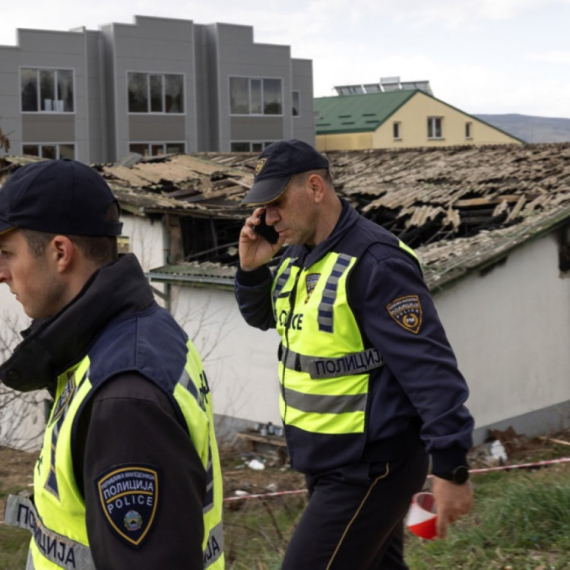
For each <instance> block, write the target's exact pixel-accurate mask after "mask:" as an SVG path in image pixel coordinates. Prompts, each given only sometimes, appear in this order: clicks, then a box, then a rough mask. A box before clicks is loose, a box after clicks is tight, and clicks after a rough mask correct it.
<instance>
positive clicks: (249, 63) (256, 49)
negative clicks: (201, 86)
mask: <svg viewBox="0 0 570 570" xmlns="http://www.w3.org/2000/svg"><path fill="white" fill-rule="evenodd" d="M215 26H216V35H217V56H218V82H219V117H220V131H219V132H220V150H221V151H229V150H230V145H231V141H244V140H246V141H252V142H253V141H261V142H272V141H275V140H278V139H282V138H292V136H293V131H292V121H291V119H292V113H291V105H292V103H291V97H292V95H291V92H292V89H293V84H292V79H291V73H292V71H291V49H290V47H289V46H278V45H269V44H255V43H253V28H252V27H250V26H235V25H228V24H215ZM230 77H247V78H263V79H281V81H282V83H281V87H282V108H283V114H282V115H265V116H233V117H232V115H231V112H230ZM311 97H312V92H311ZM244 126H245V130H244Z"/></svg>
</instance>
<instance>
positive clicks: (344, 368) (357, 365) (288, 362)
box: [281, 348, 384, 380]
mask: <svg viewBox="0 0 570 570" xmlns="http://www.w3.org/2000/svg"><path fill="white" fill-rule="evenodd" d="M281 352H282V353H283V358H282V360H281V362H283V365H284V366H285V367H286V368H290V369H291V370H295V371H296V372H308V373H309V375H310V376H311V378H312V379H313V380H319V379H321V378H339V377H341V376H346V375H347V374H362V373H364V372H370V370H374V369H376V368H380V367H381V366H383V365H384V361H383V360H382V356H380V353H379V352H378V350H376V349H375V348H369V349H367V350H363V351H362V352H356V353H352V354H347V355H345V356H341V357H340V358H318V357H315V356H305V355H303V354H299V353H298V352H293V351H292V350H286V351H283V350H281Z"/></svg>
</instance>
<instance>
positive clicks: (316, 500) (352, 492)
mask: <svg viewBox="0 0 570 570" xmlns="http://www.w3.org/2000/svg"><path fill="white" fill-rule="evenodd" d="M427 470H428V455H427V453H426V451H425V449H424V447H423V445H421V444H419V445H418V446H417V447H416V448H415V449H413V450H408V451H406V455H405V456H402V457H400V458H398V459H395V460H390V461H388V460H386V461H374V462H371V463H360V464H357V465H350V466H345V467H341V468H338V469H334V470H332V471H328V472H326V473H321V474H319V475H308V476H307V477H306V479H307V487H308V489H309V497H310V499H309V504H308V506H307V509H306V510H305V512H304V513H303V515H302V517H301V520H300V521H299V525H298V526H297V528H296V529H295V532H294V534H293V537H292V539H291V542H290V543H289V546H288V548H287V552H286V553H285V558H284V560H283V566H282V570H408V566H407V564H406V563H405V562H404V553H403V551H404V548H403V539H404V529H403V519H404V517H405V515H406V513H407V511H408V508H409V506H410V501H411V498H412V495H413V494H414V493H417V492H418V491H420V490H421V488H422V485H423V483H424V481H425V478H426V475H427Z"/></svg>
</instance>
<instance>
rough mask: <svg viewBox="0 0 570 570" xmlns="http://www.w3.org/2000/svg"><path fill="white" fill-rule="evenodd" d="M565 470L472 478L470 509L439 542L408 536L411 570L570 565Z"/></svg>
mask: <svg viewBox="0 0 570 570" xmlns="http://www.w3.org/2000/svg"><path fill="white" fill-rule="evenodd" d="M568 473H569V470H568V468H565V469H558V468H552V469H549V470H542V471H536V472H528V471H520V472H510V473H504V472H502V473H493V474H488V475H481V476H478V477H475V478H474V481H473V483H474V485H475V508H474V510H473V513H472V514H471V515H470V516H469V517H466V518H465V519H463V520H461V521H460V522H459V523H457V524H456V525H454V527H452V529H451V531H450V535H449V538H448V539H447V540H445V541H432V542H427V541H422V540H421V539H416V538H415V537H412V536H410V537H409V538H408V541H407V546H408V548H407V560H408V564H409V565H410V568H412V569H413V570H428V569H429V570H440V569H441V570H444V569H445V570H448V569H450V568H453V569H458V570H494V569H498V570H500V569H502V570H508V569H513V570H515V569H516V570H527V569H528V570H561V569H564V568H570V480H569V478H568Z"/></svg>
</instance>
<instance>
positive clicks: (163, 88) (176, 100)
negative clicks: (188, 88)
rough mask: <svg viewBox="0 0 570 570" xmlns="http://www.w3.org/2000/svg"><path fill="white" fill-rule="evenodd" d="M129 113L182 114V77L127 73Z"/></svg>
mask: <svg viewBox="0 0 570 570" xmlns="http://www.w3.org/2000/svg"><path fill="white" fill-rule="evenodd" d="M128 89H129V113H177V114H180V113H184V78H183V76H182V75H163V74H156V73H154V74H149V73H129V76H128Z"/></svg>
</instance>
